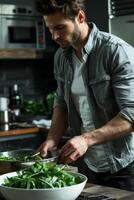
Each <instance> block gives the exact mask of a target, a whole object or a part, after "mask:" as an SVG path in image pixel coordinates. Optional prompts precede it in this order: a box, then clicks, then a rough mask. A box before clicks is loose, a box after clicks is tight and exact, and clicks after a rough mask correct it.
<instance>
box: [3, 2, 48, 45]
mask: <svg viewBox="0 0 134 200" xmlns="http://www.w3.org/2000/svg"><path fill="white" fill-rule="evenodd" d="M0 23H1V30H0V40H1V41H0V48H9V49H10V48H12V49H14V48H23V49H25V48H35V49H45V48H46V35H45V23H44V20H43V17H42V16H40V15H36V14H35V12H33V10H32V8H31V7H29V6H14V5H2V9H1V13H0Z"/></svg>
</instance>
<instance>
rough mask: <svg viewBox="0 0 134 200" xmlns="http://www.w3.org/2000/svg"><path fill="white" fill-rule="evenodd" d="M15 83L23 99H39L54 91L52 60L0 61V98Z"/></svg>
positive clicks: (7, 93) (7, 94) (6, 93)
mask: <svg viewBox="0 0 134 200" xmlns="http://www.w3.org/2000/svg"><path fill="white" fill-rule="evenodd" d="M15 83H17V84H18V86H19V91H20V93H21V94H22V98H23V99H31V98H34V99H39V98H42V97H44V96H46V94H48V93H49V92H51V91H53V90H55V89H56V81H55V80H54V76H53V59H52V57H51V58H48V59H37V60H36V59H35V60H32V59H31V60H29V59H28V60H20V59H19V60H0V96H7V97H8V96H9V87H10V86H12V85H13V84H15Z"/></svg>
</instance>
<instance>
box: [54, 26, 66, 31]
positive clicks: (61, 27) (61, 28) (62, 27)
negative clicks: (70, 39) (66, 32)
mask: <svg viewBox="0 0 134 200" xmlns="http://www.w3.org/2000/svg"><path fill="white" fill-rule="evenodd" d="M64 28H65V26H59V27H57V28H56V30H63V29H64Z"/></svg>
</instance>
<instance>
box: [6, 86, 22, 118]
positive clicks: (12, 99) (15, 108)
mask: <svg viewBox="0 0 134 200" xmlns="http://www.w3.org/2000/svg"><path fill="white" fill-rule="evenodd" d="M9 108H10V109H11V112H12V113H13V114H14V116H16V117H17V116H19V115H20V111H21V95H20V92H19V88H18V84H14V85H13V87H12V88H10V95H9Z"/></svg>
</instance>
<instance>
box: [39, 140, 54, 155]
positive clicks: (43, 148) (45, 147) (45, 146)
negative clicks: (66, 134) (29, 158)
mask: <svg viewBox="0 0 134 200" xmlns="http://www.w3.org/2000/svg"><path fill="white" fill-rule="evenodd" d="M54 147H55V143H54V141H53V140H50V139H49V140H46V141H45V142H43V143H42V144H41V145H40V147H39V148H38V151H40V153H41V155H42V157H45V156H46V155H47V153H48V151H50V150H52V149H53V148H54Z"/></svg>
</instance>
